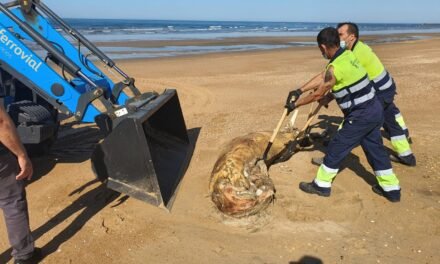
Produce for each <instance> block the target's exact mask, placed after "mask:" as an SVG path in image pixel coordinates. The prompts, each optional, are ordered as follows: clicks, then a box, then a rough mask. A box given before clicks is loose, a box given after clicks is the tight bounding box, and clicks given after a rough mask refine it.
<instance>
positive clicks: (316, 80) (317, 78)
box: [299, 71, 325, 92]
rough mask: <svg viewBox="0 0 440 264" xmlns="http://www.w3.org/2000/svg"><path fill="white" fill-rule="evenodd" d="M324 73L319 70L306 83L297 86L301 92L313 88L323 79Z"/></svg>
mask: <svg viewBox="0 0 440 264" xmlns="http://www.w3.org/2000/svg"><path fill="white" fill-rule="evenodd" d="M324 74H325V72H324V71H323V72H320V73H319V74H318V75H316V76H315V77H313V78H312V79H311V80H310V81H308V82H307V83H306V84H304V85H303V86H301V88H299V89H300V90H301V92H307V91H311V90H315V89H316V88H318V87H319V85H321V83H322V82H323V80H324Z"/></svg>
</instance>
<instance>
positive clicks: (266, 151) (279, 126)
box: [255, 108, 298, 164]
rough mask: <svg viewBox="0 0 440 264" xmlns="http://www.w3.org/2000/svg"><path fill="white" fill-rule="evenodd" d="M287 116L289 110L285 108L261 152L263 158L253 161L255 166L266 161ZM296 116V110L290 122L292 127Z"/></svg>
mask: <svg viewBox="0 0 440 264" xmlns="http://www.w3.org/2000/svg"><path fill="white" fill-rule="evenodd" d="M288 115H289V110H288V109H287V108H285V109H284V112H283V115H282V116H281V119H280V121H279V122H278V124H277V126H276V127H275V129H274V131H273V133H272V136H271V137H270V139H269V143H268V144H267V147H266V149H265V150H264V152H263V156H262V157H261V158H260V159H257V160H256V161H255V164H257V163H258V162H259V161H266V160H267V155H268V154H269V151H270V148H271V147H272V145H273V142H274V141H275V138H276V137H277V135H278V132H279V131H280V128H281V126H282V125H283V123H284V120H285V119H286V117H287V116H288ZM297 115H298V110H297V109H295V111H294V112H293V116H292V119H291V122H290V125H291V126H293V125H294V123H295V120H296V117H297Z"/></svg>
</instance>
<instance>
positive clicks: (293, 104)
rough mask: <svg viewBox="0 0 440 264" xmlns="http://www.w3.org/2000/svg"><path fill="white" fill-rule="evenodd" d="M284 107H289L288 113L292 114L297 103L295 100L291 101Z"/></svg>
mask: <svg viewBox="0 0 440 264" xmlns="http://www.w3.org/2000/svg"><path fill="white" fill-rule="evenodd" d="M284 107H285V108H287V111H288V113H289V114H290V112H292V111H293V110H295V108H296V105H295V102H289V103H287V104H286V105H285V106H284Z"/></svg>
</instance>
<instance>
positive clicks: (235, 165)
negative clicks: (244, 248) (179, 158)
mask: <svg viewBox="0 0 440 264" xmlns="http://www.w3.org/2000/svg"><path fill="white" fill-rule="evenodd" d="M296 135H297V134H296V133H294V132H292V133H287V132H283V133H280V134H278V136H277V137H276V139H275V141H274V142H273V145H272V148H271V149H270V152H269V153H268V158H267V160H266V163H264V162H259V163H258V164H255V161H256V160H257V159H258V158H259V157H261V156H262V154H263V152H264V150H265V149H266V146H267V143H268V141H269V138H270V136H271V133H270V132H255V133H250V134H248V135H245V136H242V137H238V138H235V139H233V140H232V141H231V142H230V143H229V144H228V145H227V146H226V148H225V149H224V151H223V152H222V154H221V155H220V157H219V158H218V160H217V162H216V163H215V166H214V169H213V171H212V173H211V180H210V186H209V189H210V193H211V199H212V201H213V202H214V204H215V205H216V206H217V208H218V209H219V210H220V211H221V212H223V213H225V214H227V215H229V216H234V217H243V216H249V215H252V214H255V213H258V212H259V211H261V210H263V209H265V208H266V207H267V206H268V205H269V204H270V203H271V202H272V201H273V199H274V194H275V188H274V185H273V182H272V180H271V179H270V178H269V175H268V173H267V166H266V165H268V166H270V165H271V164H273V163H274V162H276V161H278V160H279V159H280V158H283V159H285V158H286V156H288V155H291V154H293V153H291V149H289V148H288V147H287V146H288V144H289V143H290V142H291V141H292V140H293V139H295V137H296Z"/></svg>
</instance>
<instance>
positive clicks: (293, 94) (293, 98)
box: [286, 89, 302, 105]
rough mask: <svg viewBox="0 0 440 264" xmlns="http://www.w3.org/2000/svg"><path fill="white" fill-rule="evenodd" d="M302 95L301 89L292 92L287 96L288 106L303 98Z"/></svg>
mask: <svg viewBox="0 0 440 264" xmlns="http://www.w3.org/2000/svg"><path fill="white" fill-rule="evenodd" d="M301 94H302V91H301V89H296V90H293V91H290V92H289V95H288V96H287V100H286V105H288V104H289V103H291V102H295V101H296V100H298V98H299V97H300V96H301Z"/></svg>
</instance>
